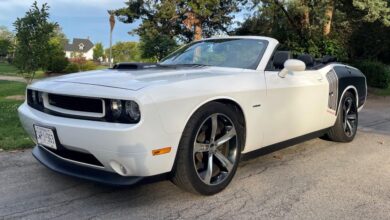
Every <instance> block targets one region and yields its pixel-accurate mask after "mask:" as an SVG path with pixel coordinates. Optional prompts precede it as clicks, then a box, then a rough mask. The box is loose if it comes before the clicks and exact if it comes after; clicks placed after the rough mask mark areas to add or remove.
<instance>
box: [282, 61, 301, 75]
mask: <svg viewBox="0 0 390 220" xmlns="http://www.w3.org/2000/svg"><path fill="white" fill-rule="evenodd" d="M305 69H306V64H305V63H304V62H302V61H300V60H296V59H289V60H287V61H286V62H284V69H283V70H282V71H280V72H279V76H280V77H282V78H284V77H286V75H287V74H288V73H289V72H300V71H305Z"/></svg>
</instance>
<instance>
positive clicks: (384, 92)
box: [370, 85, 390, 96]
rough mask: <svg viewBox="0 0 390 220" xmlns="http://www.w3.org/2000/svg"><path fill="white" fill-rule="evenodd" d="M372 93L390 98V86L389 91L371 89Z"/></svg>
mask: <svg viewBox="0 0 390 220" xmlns="http://www.w3.org/2000/svg"><path fill="white" fill-rule="evenodd" d="M370 92H371V93H373V94H374V95H379V96H390V85H389V87H388V88H387V89H377V88H371V89H370Z"/></svg>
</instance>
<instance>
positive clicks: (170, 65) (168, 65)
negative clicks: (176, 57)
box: [157, 63, 210, 67]
mask: <svg viewBox="0 0 390 220" xmlns="http://www.w3.org/2000/svg"><path fill="white" fill-rule="evenodd" d="M157 66H160V67H181V66H184V67H187V66H188V67H197V66H210V65H207V64H200V63H177V64H160V63H158V64H157Z"/></svg>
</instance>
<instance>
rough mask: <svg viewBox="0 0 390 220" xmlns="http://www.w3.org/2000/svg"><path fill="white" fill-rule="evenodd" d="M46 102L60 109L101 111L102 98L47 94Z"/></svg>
mask: <svg viewBox="0 0 390 220" xmlns="http://www.w3.org/2000/svg"><path fill="white" fill-rule="evenodd" d="M48 102H49V104H50V105H52V106H55V107H58V108H62V109H67V110H72V111H82V112H92V113H103V100H101V99H94V98H83V97H75V96H65V95H57V94H48Z"/></svg>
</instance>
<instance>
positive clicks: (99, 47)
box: [93, 43, 104, 60]
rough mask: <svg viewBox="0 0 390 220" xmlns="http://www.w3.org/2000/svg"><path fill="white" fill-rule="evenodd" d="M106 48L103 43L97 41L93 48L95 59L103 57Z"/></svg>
mask: <svg viewBox="0 0 390 220" xmlns="http://www.w3.org/2000/svg"><path fill="white" fill-rule="evenodd" d="M103 55H104V49H103V44H102V43H96V44H95V48H93V59H94V60H99V58H103Z"/></svg>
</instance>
